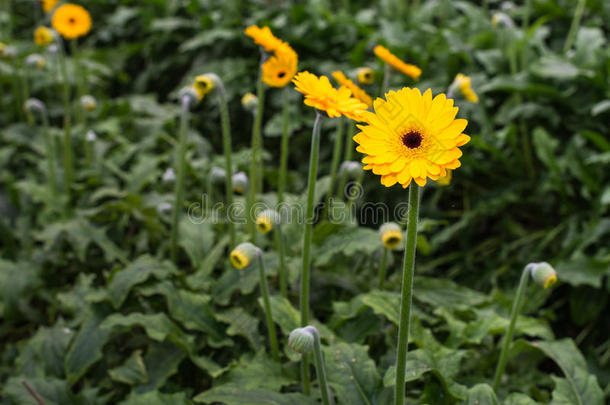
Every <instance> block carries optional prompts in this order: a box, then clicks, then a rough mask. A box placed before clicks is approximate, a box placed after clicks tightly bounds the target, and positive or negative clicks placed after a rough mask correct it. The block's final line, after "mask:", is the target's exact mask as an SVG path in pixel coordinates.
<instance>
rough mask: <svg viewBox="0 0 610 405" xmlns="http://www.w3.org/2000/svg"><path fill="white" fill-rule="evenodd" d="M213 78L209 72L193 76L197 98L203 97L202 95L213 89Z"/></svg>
mask: <svg viewBox="0 0 610 405" xmlns="http://www.w3.org/2000/svg"><path fill="white" fill-rule="evenodd" d="M214 76H216V75H214ZM216 77H218V76H216ZM214 85H215V83H214V78H213V76H212V74H211V73H207V74H204V75H199V76H197V77H196V78H195V82H194V84H193V88H194V89H195V90H196V91H197V95H198V97H199V100H201V99H203V97H204V96H205V95H206V94H208V93H209V92H211V91H212V90H214Z"/></svg>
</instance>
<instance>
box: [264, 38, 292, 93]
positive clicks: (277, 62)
mask: <svg viewBox="0 0 610 405" xmlns="http://www.w3.org/2000/svg"><path fill="white" fill-rule="evenodd" d="M298 60H299V58H298V56H297V53H296V52H295V51H294V50H293V49H292V48H291V47H290V46H289V45H287V44H283V45H281V46H280V47H278V48H277V49H276V50H275V54H274V56H272V57H270V58H269V59H267V60H266V61H265V63H263V64H262V65H261V69H262V70H263V82H265V83H266V84H268V85H269V86H271V87H284V86H286V85H287V84H288V83H290V80H292V78H293V77H294V75H295V74H296V72H297V63H298Z"/></svg>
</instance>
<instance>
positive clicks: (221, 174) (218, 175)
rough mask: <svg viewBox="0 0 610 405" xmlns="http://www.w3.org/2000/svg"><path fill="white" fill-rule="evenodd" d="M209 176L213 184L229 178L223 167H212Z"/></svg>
mask: <svg viewBox="0 0 610 405" xmlns="http://www.w3.org/2000/svg"><path fill="white" fill-rule="evenodd" d="M209 176H210V180H211V181H212V183H213V184H220V183H222V182H224V181H225V179H226V178H227V172H226V170H225V169H223V168H221V167H212V170H210V174H209Z"/></svg>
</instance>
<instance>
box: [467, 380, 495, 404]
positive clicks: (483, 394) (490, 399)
mask: <svg viewBox="0 0 610 405" xmlns="http://www.w3.org/2000/svg"><path fill="white" fill-rule="evenodd" d="M465 404H466V405H483V404H485V405H499V404H500V403H499V402H498V398H496V394H495V392H494V390H493V389H492V388H491V387H490V386H489V385H487V384H477V385H475V386H474V387H472V388H470V389H469V390H468V396H467V398H466V402H465Z"/></svg>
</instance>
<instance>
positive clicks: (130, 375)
mask: <svg viewBox="0 0 610 405" xmlns="http://www.w3.org/2000/svg"><path fill="white" fill-rule="evenodd" d="M108 374H109V375H110V378H112V379H113V380H114V381H118V382H122V383H125V384H129V385H136V384H142V383H145V382H147V381H148V374H147V372H146V366H145V365H144V360H142V351H141V350H136V351H134V352H133V353H132V354H131V356H129V358H128V359H127V360H126V361H125V363H123V364H122V365H120V366H119V367H115V368H113V369H111V370H108Z"/></svg>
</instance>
